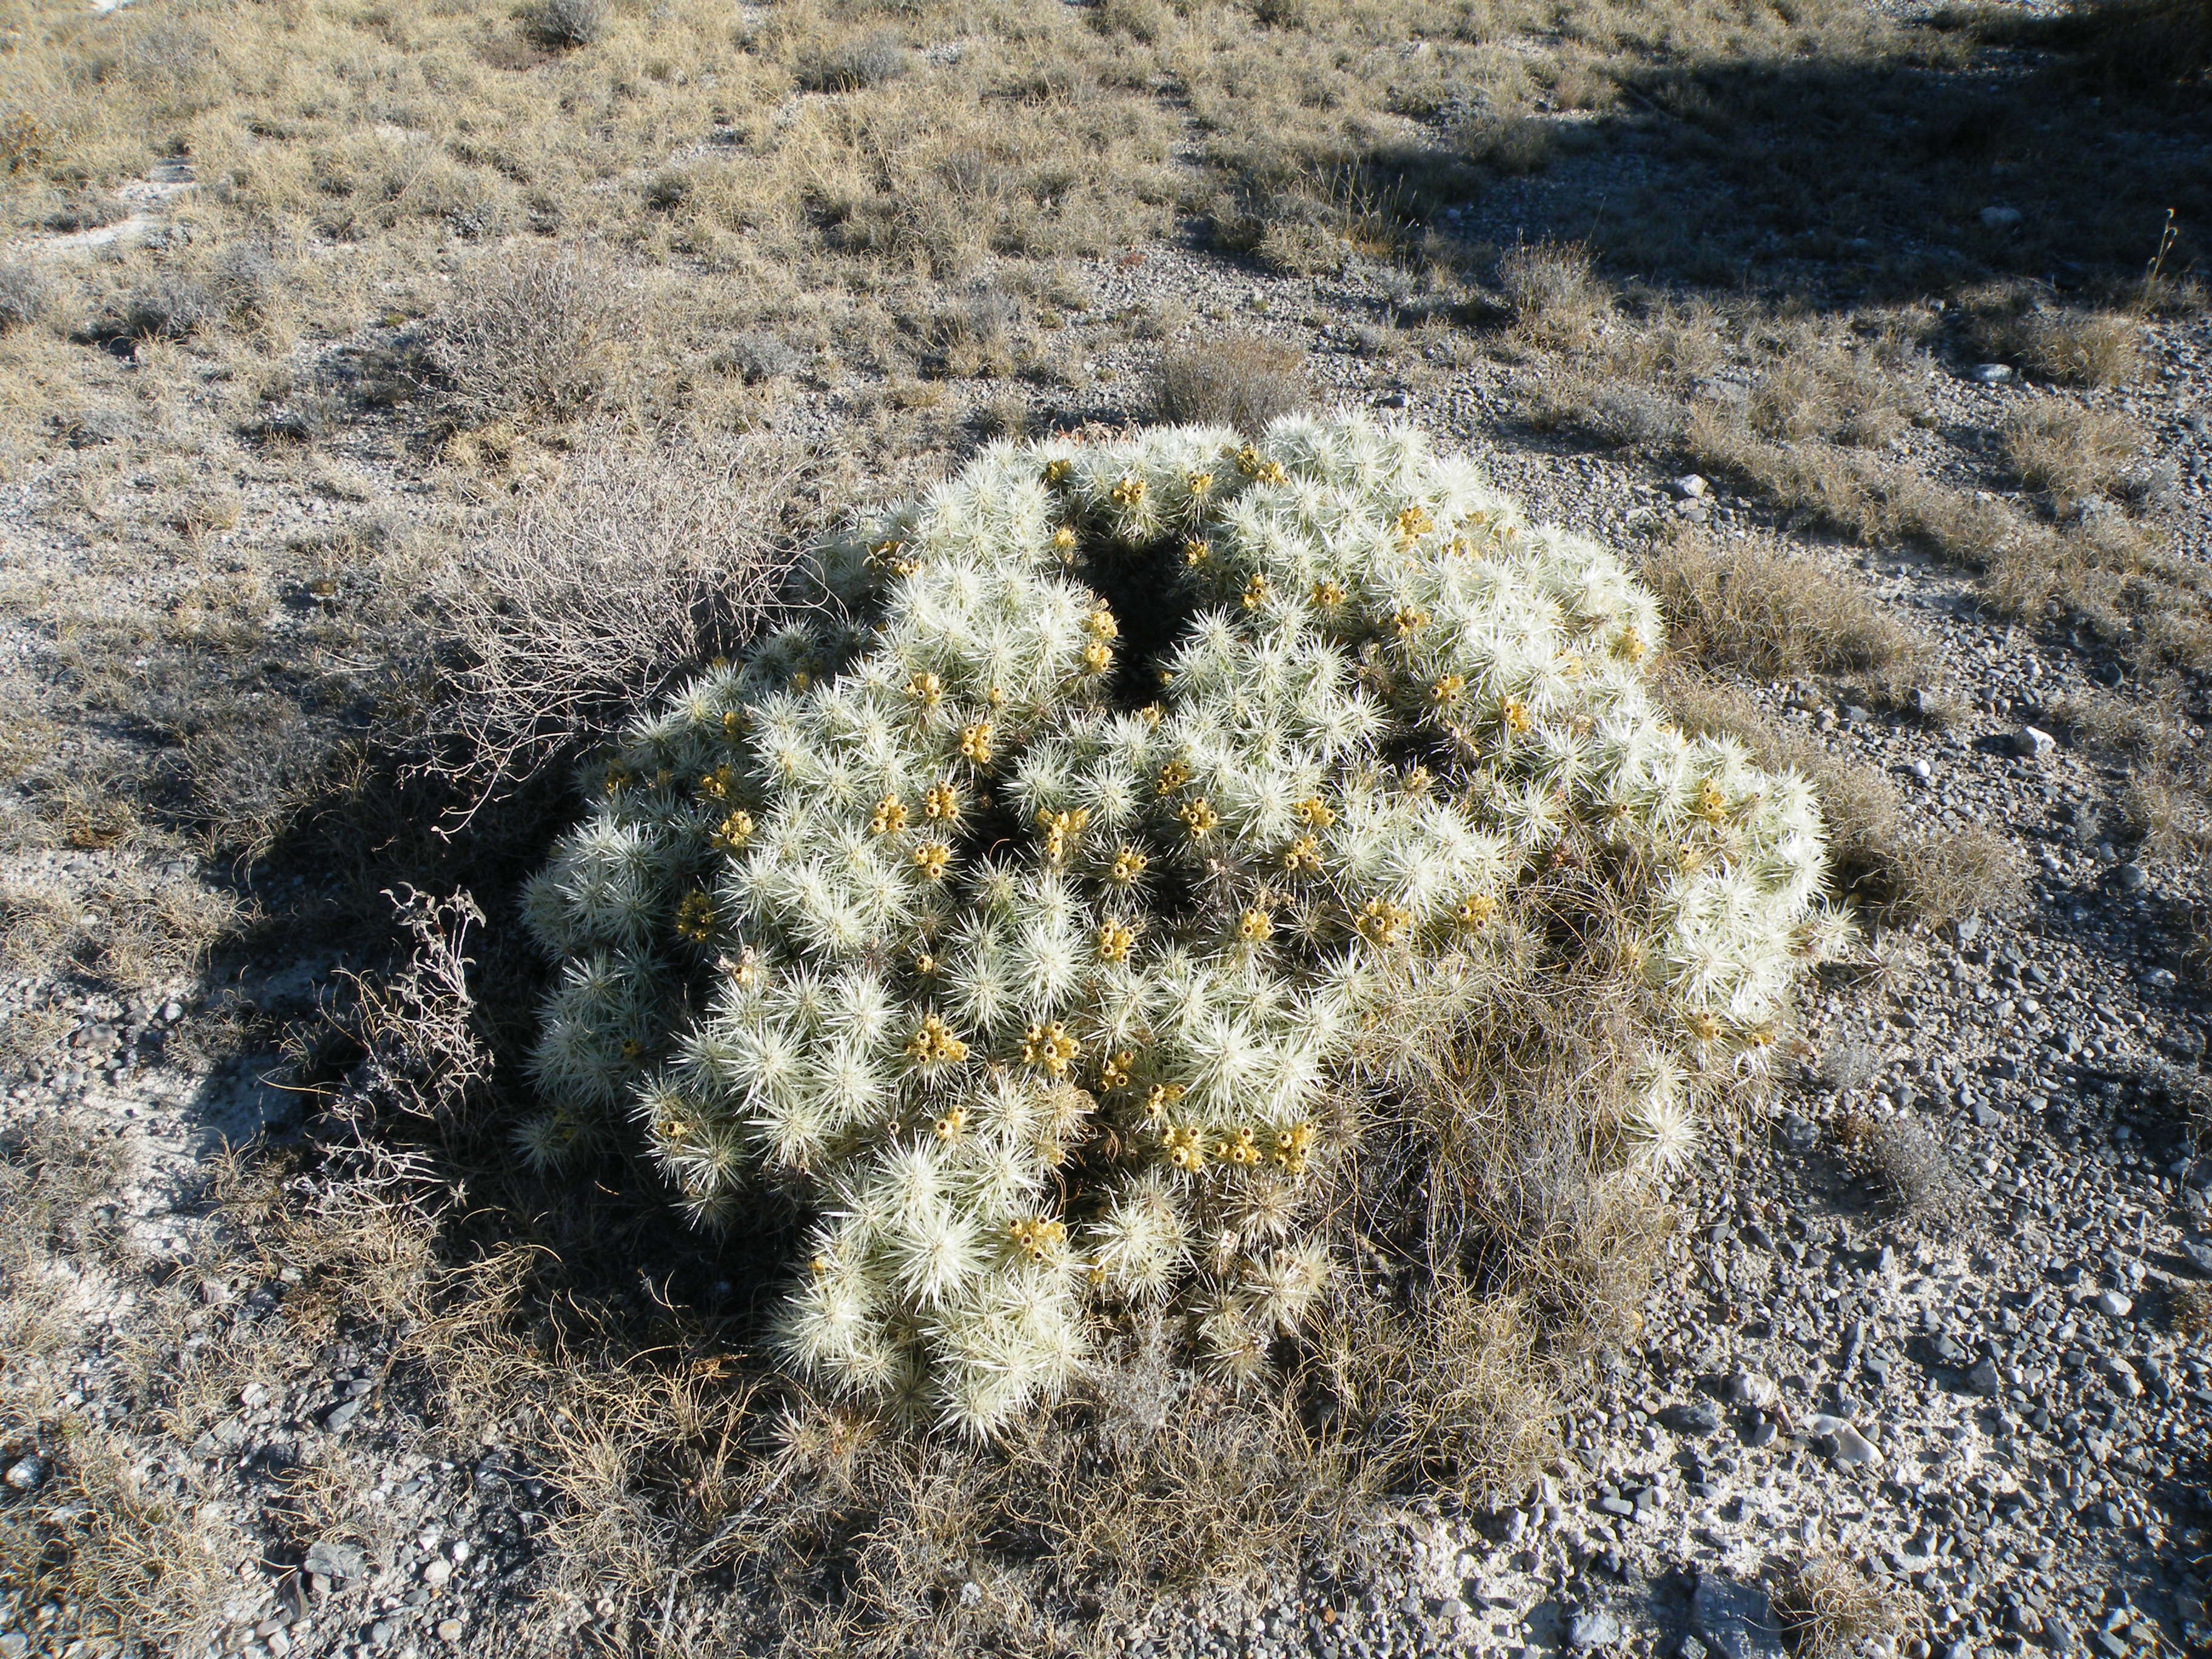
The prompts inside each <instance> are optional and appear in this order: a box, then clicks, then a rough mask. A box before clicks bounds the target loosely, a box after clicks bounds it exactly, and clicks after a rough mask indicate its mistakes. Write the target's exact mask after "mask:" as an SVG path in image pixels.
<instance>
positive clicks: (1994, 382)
mask: <svg viewBox="0 0 2212 1659" xmlns="http://www.w3.org/2000/svg"><path fill="white" fill-rule="evenodd" d="M1966 378H1967V379H1968V380H1972V381H1973V382H1974V383H1975V384H1976V385H1977V386H2002V385H2003V384H2004V383H2005V382H2006V381H2007V380H2010V379H2012V369H2011V368H2010V366H2009V365H2008V364H2005V363H1976V364H1975V365H1974V367H1973V368H1972V369H1971V370H1969V371H1968V373H1967V376H1966Z"/></svg>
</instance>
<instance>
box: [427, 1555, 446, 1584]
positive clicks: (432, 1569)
mask: <svg viewBox="0 0 2212 1659" xmlns="http://www.w3.org/2000/svg"><path fill="white" fill-rule="evenodd" d="M451 1577H453V1563H452V1562H450V1561H448V1560H447V1559H446V1558H445V1557H444V1556H442V1555H434V1556H432V1557H431V1558H430V1559H429V1560H428V1563H426V1564H425V1565H424V1566H423V1568H422V1582H423V1583H426V1584H428V1586H429V1587H430V1588H431V1589H441V1588H442V1587H443V1585H444V1584H445V1583H446V1581H447V1579H448V1578H451Z"/></svg>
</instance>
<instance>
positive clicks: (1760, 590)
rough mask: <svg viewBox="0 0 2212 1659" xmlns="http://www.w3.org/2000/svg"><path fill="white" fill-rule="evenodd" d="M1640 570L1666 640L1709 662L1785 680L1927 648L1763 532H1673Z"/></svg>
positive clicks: (1861, 593) (1860, 591)
mask: <svg viewBox="0 0 2212 1659" xmlns="http://www.w3.org/2000/svg"><path fill="white" fill-rule="evenodd" d="M1644 578H1645V580H1647V581H1648V582H1650V585H1651V587H1652V590H1653V592H1656V594H1657V595H1658V598H1659V603H1660V605H1661V607H1662V611H1664V613H1665V616H1666V619H1667V637H1668V648H1669V649H1670V650H1673V651H1675V652H1678V653H1681V654H1683V655H1685V656H1686V657H1688V658H1689V659H1692V661H1695V662H1698V663H1700V664H1704V665H1707V666H1722V667H1728V668H1733V669H1736V670H1739V671H1742V672H1744V673H1747V674H1753V675H1759V676H1763V677H1765V678H1792V677H1795V676H1799V675H1804V674H1850V673H1862V672H1865V671H1869V670H1875V669H1890V668H1894V667H1897V666H1898V665H1901V664H1906V663H1909V662H1911V660H1912V659H1915V658H1917V657H1919V656H1922V655H1924V654H1925V653H1926V651H1927V647H1926V645H1925V643H1924V642H1923V641H1920V640H1918V639H1917V638H1916V637H1915V636H1914V635H1912V633H1911V630H1910V629H1906V628H1905V626H1904V625H1903V624H1902V623H1899V622H1897V621H1896V620H1895V619H1894V618H1893V617H1891V616H1890V615H1889V613H1888V612H1887V611H1884V610H1883V609H1882V608H1881V605H1879V604H1878V603H1876V601H1875V599H1873V597H1872V596H1871V595H1870V594H1869V593H1868V592H1866V590H1865V589H1864V588H1863V587H1862V586H1860V585H1858V584H1857V583H1856V582H1853V581H1851V580H1849V579H1848V578H1846V577H1843V576H1839V575H1837V574H1833V573H1832V572H1831V571H1829V570H1828V569H1827V568H1826V567H1824V566H1822V565H1821V564H1820V563H1819V562H1816V561H1815V560H1814V559H1813V558H1811V557H1809V556H1806V555H1804V554H1801V553H1793V552H1791V551H1790V550H1788V549H1787V548H1786V547H1785V546H1784V545H1783V544H1779V543H1776V542H1773V541H1771V540H1768V539H1766V538H1755V537H1745V538H1713V537H1711V536H1707V535H1704V534H1701V533H1699V532H1689V533H1686V534H1682V535H1679V536H1676V537H1674V538H1673V539H1672V540H1670V541H1668V542H1667V543H1665V544H1662V546H1661V547H1660V548H1659V549H1658V550H1656V552H1654V553H1653V554H1652V555H1651V556H1650V558H1649V559H1648V560H1647V561H1646V562H1645V566H1644Z"/></svg>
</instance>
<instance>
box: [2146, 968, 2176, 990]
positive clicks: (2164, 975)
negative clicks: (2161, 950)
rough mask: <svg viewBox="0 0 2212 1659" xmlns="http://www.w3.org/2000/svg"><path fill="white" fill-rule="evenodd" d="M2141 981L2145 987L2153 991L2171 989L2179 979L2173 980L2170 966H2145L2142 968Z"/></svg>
mask: <svg viewBox="0 0 2212 1659" xmlns="http://www.w3.org/2000/svg"><path fill="white" fill-rule="evenodd" d="M2142 982H2143V984H2144V986H2145V987H2147V988H2148V989H2150V990H2153V991H2171V990H2172V988H2173V987H2174V986H2175V985H2176V984H2177V983H2178V982H2179V981H2176V980H2175V978H2174V976H2173V969H2171V968H2146V969H2143V976H2142Z"/></svg>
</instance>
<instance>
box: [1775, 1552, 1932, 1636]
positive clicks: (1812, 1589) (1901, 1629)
mask: <svg viewBox="0 0 2212 1659" xmlns="http://www.w3.org/2000/svg"><path fill="white" fill-rule="evenodd" d="M1775 1600H1776V1602H1777V1605H1778V1608H1779V1610H1780V1612H1781V1613H1782V1615H1783V1618H1784V1620H1785V1622H1786V1623H1787V1625H1788V1626H1790V1632H1791V1634H1792V1635H1793V1636H1794V1637H1795V1638H1796V1649H1797V1651H1798V1652H1799V1653H1801V1654H1803V1655H1805V1656H1806V1659H1845V1656H1847V1655H1850V1654H1855V1653H1863V1652H1865V1651H1867V1650H1869V1648H1870V1647H1871V1646H1873V1645H1874V1644H1876V1643H1879V1642H1882V1641H1885V1640H1887V1641H1888V1642H1898V1641H1901V1640H1903V1639H1904V1638H1906V1637H1908V1636H1910V1635H1911V1633H1912V1632H1914V1631H1916V1630H1918V1629H1920V1628H1921V1627H1922V1626H1923V1625H1924V1624H1925V1623H1926V1620H1927V1612H1926V1608H1925V1607H1924V1605H1923V1602H1922V1601H1921V1598H1920V1594H1919V1592H1918V1591H1917V1590H1916V1589H1913V1588H1912V1587H1911V1585H1910V1584H1899V1583H1892V1582H1887V1581H1881V1580H1877V1579H1876V1578H1875V1577H1874V1576H1873V1575H1872V1574H1871V1573H1869V1571H1868V1570H1867V1569H1866V1568H1865V1567H1863V1566H1861V1565H1857V1563H1854V1562H1851V1561H1847V1560H1844V1559H1840V1558H1838V1557H1834V1556H1823V1557H1820V1558H1818V1559H1814V1560H1811V1561H1808V1562H1806V1563H1805V1564H1804V1565H1802V1566H1801V1567H1800V1568H1798V1569H1797V1570H1796V1573H1795V1574H1794V1575H1793V1576H1792V1577H1790V1580H1789V1581H1787V1582H1785V1583H1784V1584H1783V1585H1781V1587H1780V1589H1779V1591H1778V1595H1776V1597H1775Z"/></svg>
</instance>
